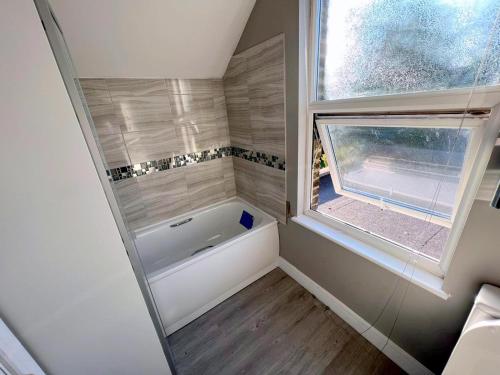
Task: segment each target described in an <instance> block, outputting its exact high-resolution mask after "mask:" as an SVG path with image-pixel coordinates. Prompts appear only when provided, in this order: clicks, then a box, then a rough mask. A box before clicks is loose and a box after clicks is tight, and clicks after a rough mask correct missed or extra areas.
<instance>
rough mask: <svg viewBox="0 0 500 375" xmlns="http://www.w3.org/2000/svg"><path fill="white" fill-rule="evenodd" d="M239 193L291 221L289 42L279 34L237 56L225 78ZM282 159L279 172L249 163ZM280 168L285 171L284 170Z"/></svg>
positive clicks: (279, 216)
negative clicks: (288, 192) (287, 134)
mask: <svg viewBox="0 0 500 375" xmlns="http://www.w3.org/2000/svg"><path fill="white" fill-rule="evenodd" d="M224 92H225V95H226V105H227V115H228V121H229V134H230V139H231V145H232V146H233V148H234V147H237V148H242V149H245V150H246V152H245V154H244V155H243V158H242V157H234V158H233V159H234V160H233V163H234V168H235V180H236V190H237V194H238V195H241V196H242V197H243V198H244V199H246V200H248V201H249V202H250V203H253V204H255V205H256V206H258V207H260V208H261V209H263V210H265V211H267V212H268V213H270V214H271V215H273V216H275V217H276V218H278V219H279V220H280V221H282V222H285V221H286V186H285V181H286V180H285V156H286V155H285V150H286V148H285V144H286V143H285V61H284V37H283V35H278V36H276V37H274V38H271V39H269V40H267V41H265V42H263V43H260V44H258V45H256V46H254V47H252V48H249V49H247V50H245V51H243V52H241V53H239V54H237V55H234V56H233V57H232V58H231V61H230V62H229V66H228V68H227V71H226V74H225V75H224ZM262 155H264V157H265V158H267V159H271V160H277V161H278V163H275V164H277V165H278V167H274V166H273V167H271V166H266V165H263V164H262V163H255V162H252V161H249V160H245V159H250V160H254V161H255V159H256V158H260V157H261V156H262ZM280 165H281V166H282V168H280Z"/></svg>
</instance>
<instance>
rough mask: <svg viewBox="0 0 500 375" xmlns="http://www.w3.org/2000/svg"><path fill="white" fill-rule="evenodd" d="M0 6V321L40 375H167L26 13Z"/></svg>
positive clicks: (27, 1) (27, 3)
mask: <svg viewBox="0 0 500 375" xmlns="http://www.w3.org/2000/svg"><path fill="white" fill-rule="evenodd" d="M1 7H2V11H1V12H0V48H1V50H2V58H1V59H0V82H1V86H0V114H1V120H0V121H1V135H0V160H1V164H2V174H3V175H2V179H1V181H2V182H1V184H0V192H1V194H0V207H1V210H0V237H1V242H0V243H1V245H0V246H1V249H0V316H1V317H2V318H3V319H4V320H5V321H6V323H7V324H8V325H9V326H10V327H11V328H12V329H13V331H15V332H16V333H17V335H18V336H19V338H20V339H21V341H22V342H23V343H24V344H25V345H26V346H27V348H28V349H29V350H30V351H31V353H32V354H33V356H34V357H35V358H36V359H37V360H38V361H39V363H40V365H41V366H42V367H44V368H45V370H46V371H47V372H48V373H49V374H52V375H58V374H61V375H68V374H71V375H78V374H93V375H96V374H103V375H112V374H120V375H124V374H134V375H136V374H154V375H158V374H169V373H170V371H169V370H168V367H167V363H166V360H165V358H164V355H163V352H162V349H161V346H160V342H159V340H158V337H157V336H156V333H155V330H154V328H153V324H152V322H151V319H150V317H149V314H148V311H147V309H146V305H145V302H144V300H143V298H142V295H141V294H140V291H139V287H138V285H137V282H136V280H135V277H134V274H133V271H132V268H131V266H130V263H129V261H128V258H127V255H126V252H125V249H124V246H123V244H122V242H121V239H120V237H119V233H118V230H117V227H116V224H115V222H114V220H113V217H112V215H111V211H110V208H109V206H108V203H107V201H106V198H105V196H104V193H103V190H102V186H101V185H100V182H99V179H98V177H97V173H96V171H95V169H94V166H93V163H92V160H91V157H90V154H89V151H88V149H87V147H86V144H85V141H84V138H83V135H82V133H81V131H80V128H79V125H78V122H77V120H76V117H75V114H74V112H73V109H72V106H71V104H70V101H69V98H68V96H67V93H66V91H65V88H64V85H63V82H62V79H61V77H60V75H59V72H58V70H57V66H56V63H55V61H54V58H53V56H52V52H51V50H50V47H49V44H48V41H47V39H46V37H45V34H44V31H43V29H42V25H41V23H40V21H39V18H38V15H37V13H36V10H35V6H34V4H33V2H32V1H31V0H3V1H2V6H1Z"/></svg>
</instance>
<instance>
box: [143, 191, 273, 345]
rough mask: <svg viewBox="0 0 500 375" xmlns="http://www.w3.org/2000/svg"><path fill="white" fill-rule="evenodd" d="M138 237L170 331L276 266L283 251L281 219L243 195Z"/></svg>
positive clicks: (167, 330) (152, 228)
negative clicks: (246, 221)
mask: <svg viewBox="0 0 500 375" xmlns="http://www.w3.org/2000/svg"><path fill="white" fill-rule="evenodd" d="M243 210H245V211H247V212H248V213H250V214H251V215H252V216H253V217H254V223H253V227H252V228H251V229H250V230H248V229H246V228H245V227H244V226H243V225H241V224H240V223H239V222H240V218H241V214H242V212H243ZM135 243H136V247H137V250H138V252H139V255H140V257H141V260H142V263H143V266H144V269H145V272H146V274H147V277H148V280H149V284H150V286H151V290H152V293H153V296H154V298H155V301H156V304H157V307H158V310H159V313H160V317H161V319H162V322H163V325H164V328H165V332H166V334H167V335H169V334H171V333H173V332H175V331H176V330H178V329H179V328H182V327H183V326H185V325H186V324H188V323H189V322H191V321H192V320H194V319H196V318H197V317H199V316H200V315H202V314H204V313H205V312H207V311H208V310H210V309H211V308H213V307H214V306H216V305H217V304H219V303H221V302H222V301H224V300H225V299H227V298H229V297H230V296H231V295H233V294H234V293H237V292H238V291H240V290H241V289H243V288H244V287H246V286H247V285H249V284H251V283H252V282H254V281H255V280H257V279H258V278H260V277H262V276H263V275H265V274H266V273H268V272H269V271H271V270H272V269H273V268H274V267H275V264H276V260H277V258H278V252H279V243H278V228H277V223H276V220H275V219H274V218H273V217H271V216H269V215H268V214H266V213H264V212H262V211H261V210H259V209H257V208H255V207H253V206H251V205H250V204H248V203H246V202H245V201H243V200H241V199H239V198H233V199H231V200H228V201H224V202H222V203H219V204H216V205H213V206H209V207H207V208H204V209H202V210H196V211H192V212H190V213H188V214H186V215H182V216H179V217H176V218H174V219H171V220H168V221H166V222H163V223H160V224H157V225H154V226H152V227H148V228H145V229H141V230H139V231H136V232H135Z"/></svg>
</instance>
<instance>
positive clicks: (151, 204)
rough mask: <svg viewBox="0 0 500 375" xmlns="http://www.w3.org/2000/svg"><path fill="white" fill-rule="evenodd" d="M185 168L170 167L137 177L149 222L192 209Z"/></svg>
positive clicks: (152, 222) (155, 221)
mask: <svg viewBox="0 0 500 375" xmlns="http://www.w3.org/2000/svg"><path fill="white" fill-rule="evenodd" d="M185 169H186V168H176V169H170V170H167V171H162V172H157V173H153V174H150V175H145V176H141V177H138V178H137V181H138V183H139V188H140V192H141V195H142V198H143V201H144V206H145V208H146V211H147V221H148V222H149V224H154V223H157V222H159V221H162V220H166V219H169V218H171V217H174V216H176V215H181V214H183V213H185V212H188V211H189V210H190V204H189V197H188V194H187V184H186V178H185V171H184V170H185Z"/></svg>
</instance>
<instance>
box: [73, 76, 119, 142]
mask: <svg viewBox="0 0 500 375" xmlns="http://www.w3.org/2000/svg"><path fill="white" fill-rule="evenodd" d="M80 86H81V87H82V92H83V94H84V96H85V101H86V103H87V106H88V107H89V111H90V114H91V116H92V120H93V122H94V125H95V128H96V131H97V134H98V135H104V134H119V133H120V127H121V124H122V123H121V122H120V119H119V118H117V117H116V116H115V111H114V107H113V102H112V100H111V96H110V95H109V91H108V87H107V84H106V80H105V79H80Z"/></svg>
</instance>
